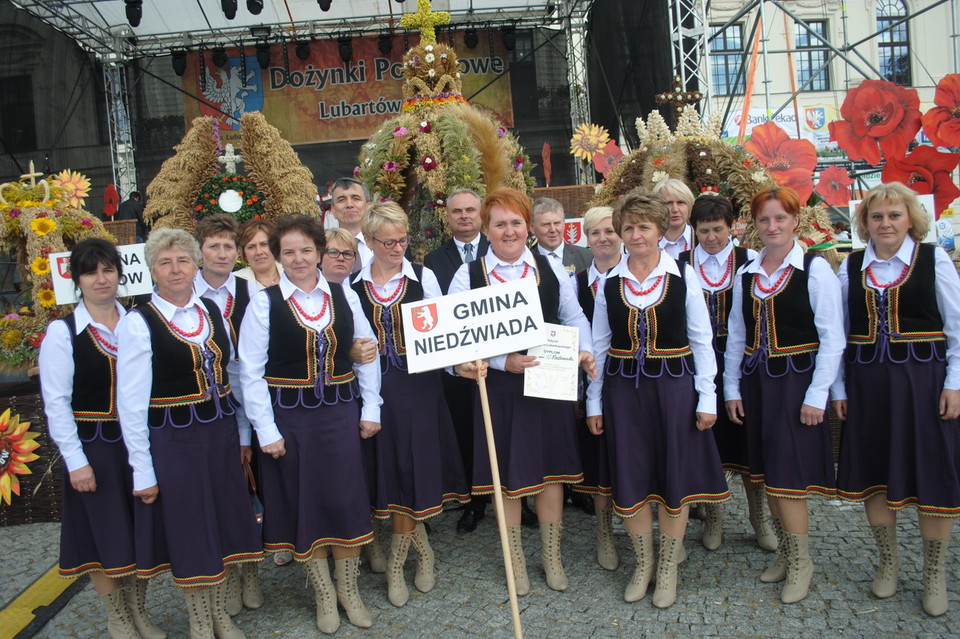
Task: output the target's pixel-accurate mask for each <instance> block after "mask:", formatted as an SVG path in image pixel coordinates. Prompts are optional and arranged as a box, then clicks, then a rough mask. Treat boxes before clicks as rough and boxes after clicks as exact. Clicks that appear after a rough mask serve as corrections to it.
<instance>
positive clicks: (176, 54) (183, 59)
mask: <svg viewBox="0 0 960 639" xmlns="http://www.w3.org/2000/svg"><path fill="white" fill-rule="evenodd" d="M170 62H171V63H172V64H173V72H174V73H176V74H177V75H183V72H184V71H186V70H187V52H186V51H173V52H171V53H170Z"/></svg>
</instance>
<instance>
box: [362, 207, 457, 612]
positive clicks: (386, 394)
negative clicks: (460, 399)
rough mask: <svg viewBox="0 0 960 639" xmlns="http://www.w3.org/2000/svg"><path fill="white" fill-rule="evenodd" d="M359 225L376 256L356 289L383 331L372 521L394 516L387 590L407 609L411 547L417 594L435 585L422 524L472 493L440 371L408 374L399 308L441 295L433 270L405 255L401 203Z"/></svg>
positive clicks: (370, 212) (369, 213) (371, 213)
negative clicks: (406, 575) (406, 564)
mask: <svg viewBox="0 0 960 639" xmlns="http://www.w3.org/2000/svg"><path fill="white" fill-rule="evenodd" d="M360 228H361V231H362V232H363V235H364V239H365V241H366V244H367V246H368V247H370V249H371V250H372V251H373V257H372V259H371V260H369V261H368V263H367V264H365V265H364V266H363V268H362V269H361V271H360V272H359V273H358V274H357V276H356V277H355V278H354V280H353V289H354V291H356V293H357V296H358V297H359V298H360V304H361V306H362V307H363V312H364V315H365V316H366V318H367V320H368V321H369V322H370V324H371V326H373V329H374V331H375V332H376V334H377V342H378V343H379V344H380V370H381V373H382V375H383V377H382V380H381V385H380V395H381V396H382V397H383V407H382V409H381V424H382V425H383V428H382V430H381V431H380V434H379V435H378V436H377V437H375V438H374V439H372V440H369V442H365V445H366V446H369V447H371V448H372V450H371V453H372V455H371V462H372V464H371V465H372V468H370V469H369V471H370V475H369V478H370V481H371V482H372V483H373V487H372V494H373V512H374V516H375V517H377V518H379V519H390V520H391V523H392V528H393V536H392V538H391V542H390V554H389V556H388V557H387V592H388V595H389V598H390V603H392V604H393V605H395V606H403V605H404V604H406V603H407V599H408V598H409V591H408V590H407V584H406V581H405V580H404V575H403V564H404V561H405V560H406V557H407V553H408V551H409V550H410V548H411V546H412V547H413V548H414V549H415V550H416V552H417V572H416V577H415V578H414V584H415V585H416V587H417V590H419V591H421V592H429V591H430V590H432V589H433V586H434V584H435V583H436V579H435V577H434V570H433V568H434V554H433V549H432V548H431V547H430V541H429V539H428V537H427V530H426V527H425V526H424V523H423V522H424V521H425V520H427V519H429V518H430V517H434V516H436V515H439V514H440V513H441V512H443V505H444V504H445V503H447V502H449V501H456V502H460V503H463V502H466V501H468V500H469V497H470V492H469V489H468V487H467V483H466V479H465V478H464V476H463V467H462V464H461V462H460V455H459V453H458V452H457V441H456V433H455V432H454V430H453V422H452V421H451V419H450V410H449V409H448V408H447V402H446V400H445V399H444V397H443V389H442V387H441V385H440V371H428V372H425V373H417V374H411V373H408V372H407V358H406V349H407V341H406V339H405V336H404V329H403V320H402V317H401V314H400V305H401V304H404V303H408V302H417V301H420V300H427V299H431V298H434V297H440V296H441V295H442V294H443V293H442V291H441V290H440V284H439V283H438V282H437V278H436V276H435V275H434V274H433V272H432V271H431V270H430V269H428V268H426V267H423V266H421V265H419V264H417V265H415V264H411V263H410V262H409V261H408V260H407V259H406V258H405V257H404V251H405V250H406V248H407V246H409V244H410V235H409V228H408V223H407V214H406V213H404V212H403V209H401V208H400V207H399V206H398V205H397V204H395V203H393V202H380V203H377V204H371V205H369V206H368V207H367V209H366V211H365V212H364V213H363V216H362V217H361V219H360Z"/></svg>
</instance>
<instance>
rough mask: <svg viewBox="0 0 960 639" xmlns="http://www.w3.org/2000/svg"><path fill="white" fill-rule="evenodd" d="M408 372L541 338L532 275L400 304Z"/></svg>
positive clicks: (534, 342) (535, 342)
mask: <svg viewBox="0 0 960 639" xmlns="http://www.w3.org/2000/svg"><path fill="white" fill-rule="evenodd" d="M401 311H402V313H403V334H404V338H405V341H406V344H407V369H408V370H409V371H410V372H411V373H420V372H423V371H429V370H435V369H438V368H444V367H447V366H454V365H456V364H463V363H465V362H472V361H474V360H477V359H485V358H487V357H494V356H496V355H503V354H504V353H515V352H517V351H521V350H523V349H525V348H531V347H533V346H539V345H541V344H543V343H544V342H545V341H546V334H545V332H544V328H543V312H542V310H541V308H540V295H539V293H538V292H537V283H536V281H535V280H534V279H533V278H529V279H522V280H516V281H514V282H508V283H506V284H497V285H496V286H485V287H483V288H477V289H473V290H471V291H464V292H463V293H454V294H453V295H444V296H443V297H435V298H433V299H429V300H421V301H419V302H409V303H407V304H404V305H402V306H401Z"/></svg>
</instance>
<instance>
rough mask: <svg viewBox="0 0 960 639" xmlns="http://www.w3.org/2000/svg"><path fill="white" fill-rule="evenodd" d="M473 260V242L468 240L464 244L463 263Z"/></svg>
mask: <svg viewBox="0 0 960 639" xmlns="http://www.w3.org/2000/svg"><path fill="white" fill-rule="evenodd" d="M472 261H473V244H470V243H469V242H467V243H466V244H464V245H463V263H464V264H466V263H468V262H472Z"/></svg>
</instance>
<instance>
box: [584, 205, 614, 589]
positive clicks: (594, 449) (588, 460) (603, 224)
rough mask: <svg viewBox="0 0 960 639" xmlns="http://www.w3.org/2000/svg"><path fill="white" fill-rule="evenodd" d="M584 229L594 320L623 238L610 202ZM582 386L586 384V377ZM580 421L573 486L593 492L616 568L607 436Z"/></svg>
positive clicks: (606, 561) (587, 301) (601, 536)
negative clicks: (578, 476)
mask: <svg viewBox="0 0 960 639" xmlns="http://www.w3.org/2000/svg"><path fill="white" fill-rule="evenodd" d="M583 232H584V235H586V238H587V246H588V247H590V251H591V252H592V253H593V261H592V262H591V263H590V267H589V268H587V269H585V270H583V271H580V272H579V273H577V275H576V289H577V300H578V301H579V302H580V308H582V309H583V314H584V315H586V316H587V320H588V321H590V322H593V309H594V299H595V298H596V296H597V293H598V292H599V291H600V286H601V284H602V283H603V277H604V275H605V274H606V272H607V271H609V270H610V269H611V268H613V267H614V266H616V265H617V264H619V263H620V260H621V258H622V257H623V242H622V241H621V240H620V236H619V235H617V232H616V231H615V230H614V229H613V209H612V208H610V207H609V206H595V207H593V208H592V209H590V210H588V211H587V212H586V213H584V214H583ZM583 386H584V388H586V381H585V382H584V384H583ZM581 414H582V413H581ZM578 422H579V423H578V424H577V435H578V437H577V443H578V444H579V447H580V459H581V461H582V463H583V483H582V484H577V485H576V486H574V487H573V490H574V491H576V492H582V493H588V494H591V495H593V506H594V512H595V514H596V536H597V563H599V564H600V565H601V566H602V567H603V568H605V569H607V570H616V569H617V567H618V566H619V565H620V557H619V555H618V554H617V546H616V544H615V543H614V539H613V497H612V496H611V490H610V463H609V461H608V460H607V436H606V435H605V434H602V435H600V436H599V437H598V436H596V435H594V434H593V433H591V432H590V429H589V428H587V425H586V422H585V421H584V420H583V418H582V417H581V418H580V420H578Z"/></svg>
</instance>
